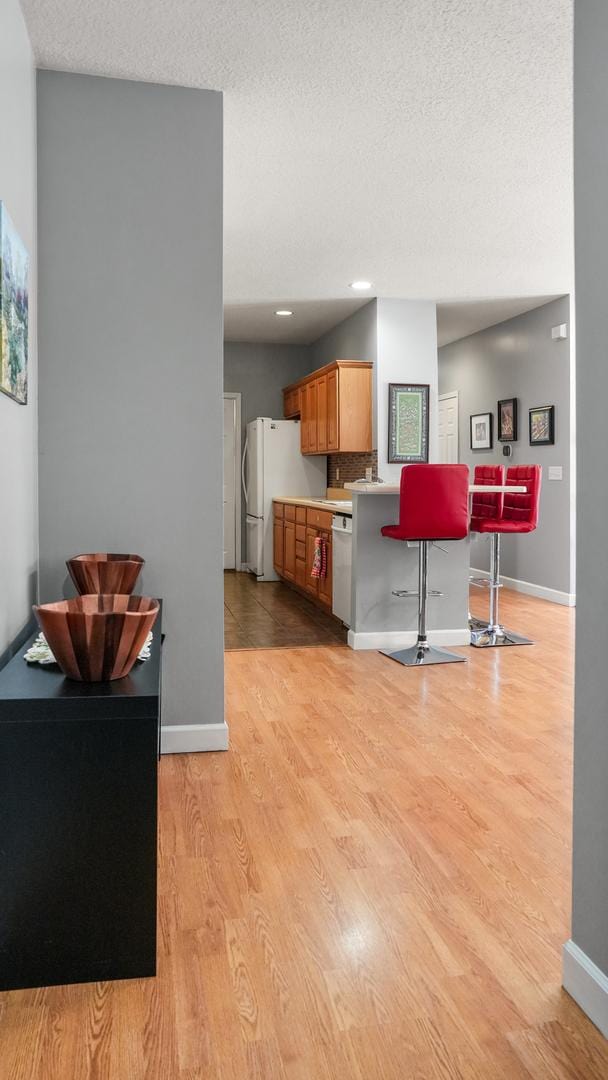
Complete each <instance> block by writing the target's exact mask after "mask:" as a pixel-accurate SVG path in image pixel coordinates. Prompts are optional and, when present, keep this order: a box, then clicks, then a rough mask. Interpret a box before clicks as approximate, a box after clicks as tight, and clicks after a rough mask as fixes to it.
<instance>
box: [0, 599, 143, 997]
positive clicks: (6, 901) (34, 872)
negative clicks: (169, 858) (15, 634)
mask: <svg viewBox="0 0 608 1080" xmlns="http://www.w3.org/2000/svg"><path fill="white" fill-rule="evenodd" d="M153 633H154V639H153V643H152V655H151V657H150V659H149V660H147V661H145V662H144V663H141V662H137V663H136V665H135V667H134V668H133V670H132V672H131V674H130V675H128V676H127V677H126V678H124V679H120V680H117V681H116V682H109V683H78V682H71V681H70V680H68V679H65V678H64V676H63V675H62V674H61V672H60V670H59V668H58V667H57V666H56V665H55V664H53V665H52V666H48V667H40V666H39V665H38V664H27V663H26V662H25V660H24V659H23V653H24V652H25V651H26V649H27V648H28V647H29V644H30V642H28V643H26V645H24V646H23V648H22V649H20V650H19V653H18V654H17V655H16V656H15V657H13V659H12V660H11V661H10V662H9V663H8V664H7V666H6V667H5V668H4V669H3V670H2V671H1V672H0V990H11V989H17V988H21V987H28V986H50V985H54V984H56V983H73V982H92V981H97V980H102V979H130V978H139V977H142V976H148V975H154V974H155V972H156V808H157V767H158V748H159V734H160V677H161V627H160V616H159V617H158V618H157V620H156V624H155V626H154V631H153ZM32 640H33V638H32Z"/></svg>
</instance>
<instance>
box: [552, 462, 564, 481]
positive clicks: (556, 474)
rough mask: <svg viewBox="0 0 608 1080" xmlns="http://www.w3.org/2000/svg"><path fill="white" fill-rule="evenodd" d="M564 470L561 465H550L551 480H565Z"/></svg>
mask: <svg viewBox="0 0 608 1080" xmlns="http://www.w3.org/2000/svg"><path fill="white" fill-rule="evenodd" d="M563 479H564V470H563V467H562V466H561V465H549V480H563Z"/></svg>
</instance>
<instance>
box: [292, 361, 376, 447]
mask: <svg viewBox="0 0 608 1080" xmlns="http://www.w3.org/2000/svg"><path fill="white" fill-rule="evenodd" d="M372 366H373V365H372V364H371V363H368V362H366V361H365V362H364V361H361V360H335V361H334V362H333V364H327V366H326V367H322V368H319V369H318V370H317V371H312V372H311V373H310V375H307V376H306V377H305V378H304V379H300V381H299V382H297V383H292V385H291V386H286V387H285V389H284V390H283V403H284V414H285V417H286V418H287V419H293V418H294V417H297V416H299V417H300V418H301V425H300V449H301V451H302V453H303V454H340V453H342V454H345V453H351V454H352V453H363V452H365V451H368V450H371V449H372Z"/></svg>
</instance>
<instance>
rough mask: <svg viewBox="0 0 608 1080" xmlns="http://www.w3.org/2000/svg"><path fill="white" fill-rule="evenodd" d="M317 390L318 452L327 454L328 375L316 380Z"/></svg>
mask: <svg viewBox="0 0 608 1080" xmlns="http://www.w3.org/2000/svg"><path fill="white" fill-rule="evenodd" d="M315 385H316V388H317V450H318V451H319V453H320V454H326V453H327V375H321V377H320V378H319V379H315Z"/></svg>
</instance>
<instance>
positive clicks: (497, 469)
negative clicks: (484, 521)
mask: <svg viewBox="0 0 608 1080" xmlns="http://www.w3.org/2000/svg"><path fill="white" fill-rule="evenodd" d="M504 482H505V467H504V465H476V466H475V472H474V473H473V483H474V484H503V485H504ZM502 507H503V496H502V494H501V493H500V492H499V491H489V492H488V494H487V495H486V494H484V493H482V492H478V491H475V492H474V493H473V503H472V506H471V519H472V520H473V521H474V520H475V519H477V518H499V517H501V516H502Z"/></svg>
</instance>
